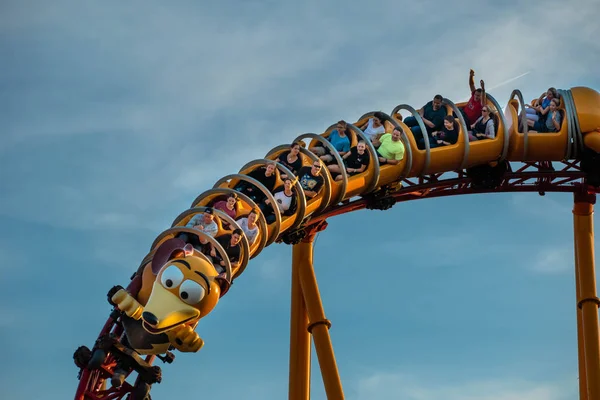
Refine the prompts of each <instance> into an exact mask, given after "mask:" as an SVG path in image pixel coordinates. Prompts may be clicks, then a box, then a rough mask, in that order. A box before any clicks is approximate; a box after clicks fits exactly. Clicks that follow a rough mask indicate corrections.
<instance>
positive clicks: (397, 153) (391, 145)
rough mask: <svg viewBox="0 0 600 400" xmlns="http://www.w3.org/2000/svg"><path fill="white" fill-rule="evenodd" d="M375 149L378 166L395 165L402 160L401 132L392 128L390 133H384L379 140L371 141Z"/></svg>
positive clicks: (402, 144)
mask: <svg viewBox="0 0 600 400" xmlns="http://www.w3.org/2000/svg"><path fill="white" fill-rule="evenodd" d="M373 146H375V147H376V148H377V156H378V157H379V164H382V165H383V164H391V165H397V164H398V163H400V161H402V159H403V158H404V143H402V132H401V131H400V129H398V128H394V130H393V131H392V133H385V134H383V135H382V136H381V137H380V138H379V139H375V140H374V141H373Z"/></svg>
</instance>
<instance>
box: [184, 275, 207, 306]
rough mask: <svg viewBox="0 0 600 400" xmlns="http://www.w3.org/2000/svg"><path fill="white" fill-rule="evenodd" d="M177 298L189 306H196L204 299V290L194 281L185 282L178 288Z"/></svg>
mask: <svg viewBox="0 0 600 400" xmlns="http://www.w3.org/2000/svg"><path fill="white" fill-rule="evenodd" d="M179 297H181V300H183V301H185V302H186V303H188V304H189V305H193V304H196V303H198V302H199V301H200V300H202V298H204V288H203V287H202V286H201V285H200V284H198V283H196V282H194V281H190V280H186V281H185V282H183V283H182V284H181V287H180V288H179Z"/></svg>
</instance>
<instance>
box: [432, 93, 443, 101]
mask: <svg viewBox="0 0 600 400" xmlns="http://www.w3.org/2000/svg"><path fill="white" fill-rule="evenodd" d="M433 99H434V100H439V101H442V100H444V98H443V97H442V95H441V94H436V95H435V96H433Z"/></svg>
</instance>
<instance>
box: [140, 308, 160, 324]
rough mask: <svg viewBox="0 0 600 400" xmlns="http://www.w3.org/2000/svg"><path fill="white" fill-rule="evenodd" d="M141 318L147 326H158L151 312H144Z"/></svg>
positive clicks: (156, 319)
mask: <svg viewBox="0 0 600 400" xmlns="http://www.w3.org/2000/svg"><path fill="white" fill-rule="evenodd" d="M142 318H144V321H146V323H148V324H149V325H152V326H156V325H158V318H156V315H154V314H152V313H151V312H148V311H144V312H143V313H142Z"/></svg>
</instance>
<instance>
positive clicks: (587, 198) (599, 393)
mask: <svg viewBox="0 0 600 400" xmlns="http://www.w3.org/2000/svg"><path fill="white" fill-rule="evenodd" d="M574 200H575V204H574V206H573V222H574V231H575V264H576V265H575V268H576V278H577V285H578V287H579V291H578V293H577V294H578V298H577V306H578V308H579V309H581V320H582V324H581V326H582V329H581V330H582V332H583V346H582V347H583V356H584V363H583V365H584V368H585V384H586V386H587V400H600V335H599V332H598V305H600V300H599V299H598V297H597V295H596V272H595V265H594V219H593V215H594V204H595V203H596V195H595V194H588V193H585V192H577V193H575V199H574ZM580 357H581V351H580ZM580 362H581V359H580ZM582 399H584V397H582Z"/></svg>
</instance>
